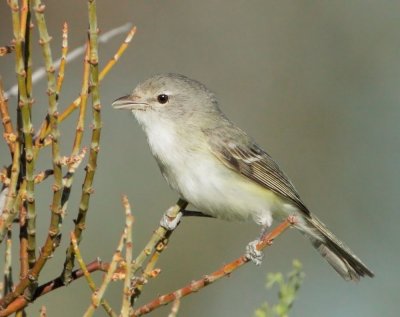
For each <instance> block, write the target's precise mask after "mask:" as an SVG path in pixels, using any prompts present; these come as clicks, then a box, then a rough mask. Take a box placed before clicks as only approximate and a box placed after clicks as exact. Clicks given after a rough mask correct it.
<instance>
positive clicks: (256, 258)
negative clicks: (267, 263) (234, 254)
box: [245, 240, 264, 265]
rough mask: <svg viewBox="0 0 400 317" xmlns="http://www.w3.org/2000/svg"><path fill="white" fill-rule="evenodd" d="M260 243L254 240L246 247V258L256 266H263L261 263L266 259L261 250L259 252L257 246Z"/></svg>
mask: <svg viewBox="0 0 400 317" xmlns="http://www.w3.org/2000/svg"><path fill="white" fill-rule="evenodd" d="M259 242H260V241H259V240H254V241H252V242H250V243H249V244H248V245H247V246H246V254H245V255H246V258H248V259H249V260H250V261H251V262H253V263H254V264H255V265H261V262H262V260H263V258H264V253H263V252H262V251H260V250H257V244H258V243H259Z"/></svg>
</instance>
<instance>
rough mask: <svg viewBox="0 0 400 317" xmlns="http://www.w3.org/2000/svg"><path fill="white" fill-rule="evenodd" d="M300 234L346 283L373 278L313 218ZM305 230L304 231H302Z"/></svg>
mask: <svg viewBox="0 0 400 317" xmlns="http://www.w3.org/2000/svg"><path fill="white" fill-rule="evenodd" d="M305 226H306V228H300V229H302V232H303V233H304V234H305V235H306V236H307V238H309V239H310V240H311V242H312V244H313V246H314V247H315V248H316V249H317V251H318V252H319V253H320V254H321V255H322V257H323V258H324V259H325V260H326V261H327V262H328V263H329V264H330V265H331V266H332V267H333V268H334V269H335V270H336V272H338V273H339V275H340V276H342V277H343V278H344V279H345V280H346V281H358V280H359V279H360V278H361V277H364V276H369V277H374V273H373V272H372V271H371V270H370V269H369V268H368V267H367V266H366V265H365V264H364V263H363V262H362V261H361V260H360V259H359V258H358V257H357V256H356V255H355V254H354V253H353V251H351V250H350V248H349V247H348V246H346V245H345V244H344V243H343V242H342V241H340V240H339V239H338V238H336V237H335V235H334V234H333V233H332V232H330V231H329V230H328V228H327V227H326V226H325V225H324V224H323V223H322V222H321V221H320V220H318V219H317V218H316V217H315V216H313V215H310V217H309V218H307V219H306V223H305ZM304 229H305V230H304Z"/></svg>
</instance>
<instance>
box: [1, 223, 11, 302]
mask: <svg viewBox="0 0 400 317" xmlns="http://www.w3.org/2000/svg"><path fill="white" fill-rule="evenodd" d="M13 286H14V285H13V278H12V232H11V230H8V233H7V243H6V250H5V257H4V290H3V291H4V294H3V296H6V295H7V293H9V292H12V288H13Z"/></svg>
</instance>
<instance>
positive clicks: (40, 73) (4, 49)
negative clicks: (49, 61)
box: [0, 23, 132, 97]
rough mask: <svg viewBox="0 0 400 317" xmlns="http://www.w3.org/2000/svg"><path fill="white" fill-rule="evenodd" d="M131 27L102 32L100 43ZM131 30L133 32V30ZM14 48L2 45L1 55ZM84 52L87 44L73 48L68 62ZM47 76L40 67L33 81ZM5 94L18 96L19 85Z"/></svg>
mask: <svg viewBox="0 0 400 317" xmlns="http://www.w3.org/2000/svg"><path fill="white" fill-rule="evenodd" d="M131 27H132V24H131V23H127V24H124V25H121V26H119V27H116V28H115V29H112V30H110V31H108V32H106V33H104V34H102V35H101V36H99V43H107V42H108V41H109V40H110V39H111V38H113V37H115V36H117V35H119V34H121V33H125V32H126V31H128V30H129V29H130V28H131ZM130 32H132V30H131V31H130ZM14 49H15V47H14V46H8V47H1V48H0V56H2V55H1V54H2V52H4V53H7V54H8V53H9V52H11V51H13V50H14ZM84 53H85V45H82V46H80V47H78V48H76V49H74V50H72V51H71V52H70V53H68V55H67V57H66V61H67V62H72V61H73V60H74V59H76V58H78V57H79V56H81V55H82V54H84ZM61 61H62V57H61V58H59V59H58V60H56V61H55V62H54V67H55V68H56V69H57V68H59V67H60V64H61ZM45 76H46V69H45V67H40V68H38V69H37V70H36V71H34V72H33V74H32V83H36V82H38V81H39V80H41V79H42V78H44V77H45ZM103 77H104V76H103ZM5 94H6V96H7V97H11V96H18V85H14V86H12V87H11V88H10V89H8V90H7V91H6V93H5Z"/></svg>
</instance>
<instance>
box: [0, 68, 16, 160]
mask: <svg viewBox="0 0 400 317" xmlns="http://www.w3.org/2000/svg"><path fill="white" fill-rule="evenodd" d="M7 101H8V99H7V98H6V96H5V95H4V88H3V80H2V78H1V76H0V116H1V121H2V123H3V127H4V134H3V137H4V140H5V141H6V143H7V145H8V148H9V149H10V153H11V156H12V155H13V154H14V148H15V141H16V140H17V134H16V133H15V132H14V128H13V125H12V122H11V118H10V114H9V112H8V102H7Z"/></svg>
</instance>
